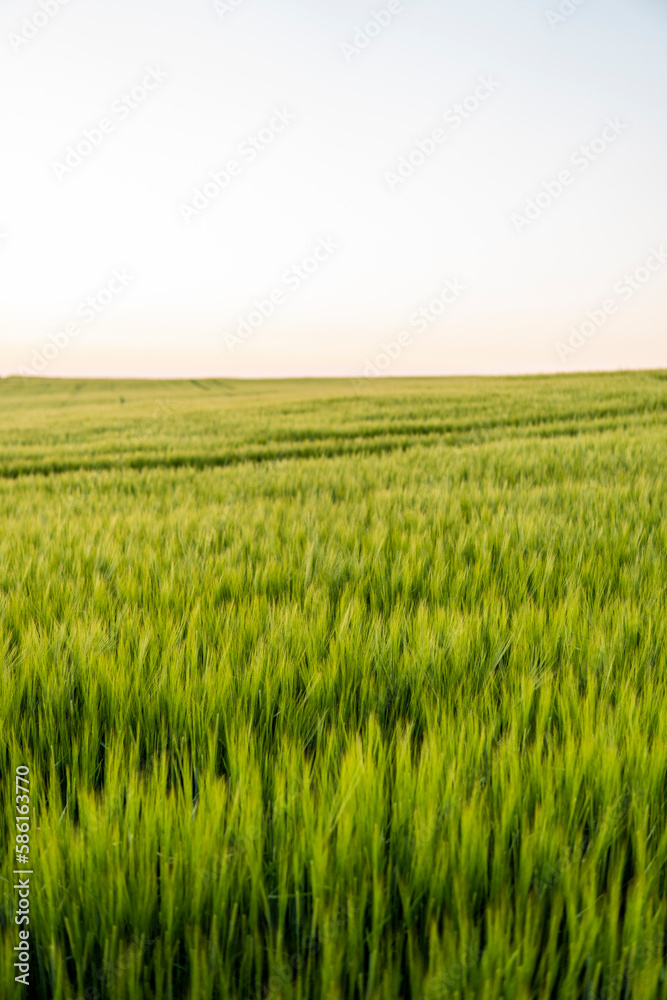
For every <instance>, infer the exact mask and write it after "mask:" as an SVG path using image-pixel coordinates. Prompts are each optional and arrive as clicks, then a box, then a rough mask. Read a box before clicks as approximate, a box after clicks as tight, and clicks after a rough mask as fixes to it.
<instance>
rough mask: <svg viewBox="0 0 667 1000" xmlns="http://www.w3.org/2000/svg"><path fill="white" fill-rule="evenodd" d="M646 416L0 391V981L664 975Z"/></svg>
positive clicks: (425, 386)
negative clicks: (26, 834)
mask: <svg viewBox="0 0 667 1000" xmlns="http://www.w3.org/2000/svg"><path fill="white" fill-rule="evenodd" d="M666 408H667V374H665V373H662V372H644V373H642V372H637V373H618V374H609V375H572V376H551V377H544V378H514V379H451V380H446V379H412V380H387V381H382V382H368V383H363V384H360V383H354V382H351V381H340V382H336V381H320V382H316V381H312V382H309V381H304V382H299V381H294V382H224V381H220V380H217V381H206V382H185V383H181V382H152V383H150V382H82V381H79V382H76V381H55V380H53V381H43V382H42V381H29V380H22V379H9V380H5V381H2V382H0V518H1V519H0V666H1V670H2V687H1V691H2V693H1V694H0V781H1V786H0V787H1V788H2V812H1V814H0V846H1V847H2V851H1V854H0V877H1V878H2V881H0V932H1V934H2V941H1V945H0V995H2V996H7V997H14V996H19V995H21V990H22V987H19V986H18V985H17V984H15V983H14V974H15V973H14V970H13V965H12V963H13V962H14V960H15V959H14V957H13V954H14V952H13V948H14V946H15V944H16V943H17V942H18V928H17V927H16V925H15V924H14V922H13V921H14V907H15V903H16V893H15V892H14V891H13V889H12V884H13V881H12V880H13V876H12V874H11V873H12V870H13V868H14V858H13V852H12V844H13V837H14V796H13V775H14V770H15V768H16V766H17V765H20V764H25V765H27V766H29V767H30V771H31V785H32V791H31V795H32V800H33V805H34V826H33V830H32V831H31V852H32V853H31V858H32V863H33V868H34V871H35V874H34V876H33V878H32V892H31V911H30V927H29V930H30V935H31V946H32V947H31V951H32V958H31V980H32V985H31V987H30V990H29V995H30V996H35V997H39V998H40V1000H41V998H58V1000H74V998H76V1000H79V998H82V997H85V998H86V1000H88V998H94V1000H121V998H123V1000H125V998H130V1000H138V998H169V1000H180V998H192V1000H195V998H200V997H201V998H217V997H221V998H222V997H225V998H226V997H230V998H239V1000H254V998H256V997H262V998H266V997H272V998H276V1000H277V998H283V997H284V998H293V1000H310V998H320V997H325V998H327V1000H328V998H341V1000H342V998H350V1000H362V998H364V1000H366V998H367V1000H375V998H378V1000H398V998H425V1000H444V998H445V997H453V998H466V1000H467V998H476V997H479V998H487V1000H500V998H525V1000H528V998H533V997H535V998H544V1000H547V998H549V1000H554V998H560V997H564V998H565V997H567V998H578V997H581V998H596V1000H627V998H641V1000H644V998H653V997H655V998H658V997H663V996H665V995H667V987H666V986H665V969H666V964H665V956H666V955H667V901H666V896H667V823H666V820H667V802H666V801H665V797H666V793H667V691H666V689H665V667H666V661H667V654H666V652H665V648H666V645H665V638H666V633H667V599H666V596H665V579H667V548H666V542H667V529H666V527H665V513H666V503H667V481H666V471H667V450H666V447H665V445H666V444H667V425H666V421H665V412H666ZM24 992H25V991H24Z"/></svg>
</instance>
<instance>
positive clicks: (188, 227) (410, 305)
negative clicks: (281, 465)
mask: <svg viewBox="0 0 667 1000" xmlns="http://www.w3.org/2000/svg"><path fill="white" fill-rule="evenodd" d="M559 10H571V11H572V13H569V14H567V15H565V14H562V13H560V14H559V13H558V11H559ZM666 30H667V12H666V11H665V9H664V8H662V7H660V5H659V4H657V3H654V2H653V0H635V2H634V3H631V2H630V0H611V2H609V3H607V4H605V5H604V7H603V6H602V4H601V2H600V0H583V2H580V3H579V4H578V5H575V4H574V3H569V0H551V2H547V3H539V4H535V3H534V2H528V0H513V2H512V3H510V4H506V5H503V7H502V9H499V8H498V6H497V5H494V4H493V3H492V2H491V0H475V2H474V3H472V4H470V5H468V6H466V7H465V8H462V7H460V6H459V5H456V4H453V3H450V2H444V3H437V2H436V0H412V2H411V0H403V2H399V0H379V2H377V3H375V4H360V3H353V2H351V0H343V2H341V3H337V4H333V3H331V4H325V5H322V6H321V7H318V9H317V10H312V9H311V8H310V7H309V6H307V5H306V4H305V2H304V0H284V2H283V3H282V4H280V5H278V6H276V5H271V4H269V2H268V0H234V2H232V3H228V4H225V2H224V0H218V3H217V4H216V3H215V2H213V0H210V2H209V0H200V2H198V3H197V4H194V5H191V6H186V5H185V2H184V0H167V2H165V3H161V4H159V5H158V4H157V2H156V0H138V2H136V3H132V4H130V3H129V0H119V2H118V3H116V4H115V5H114V7H113V9H111V8H109V7H108V6H107V5H105V4H103V3H101V2H100V0H88V2H87V3H86V4H85V5H84V4H82V3H77V0H70V2H69V3H67V4H65V5H61V3H60V0H42V6H41V7H40V4H39V2H34V3H33V2H30V3H27V2H24V0H11V2H8V3H5V4H4V5H3V9H2V12H0V35H1V36H2V40H1V42H0V44H3V45H4V47H5V58H4V59H3V61H2V65H0V81H2V84H3V86H4V91H5V93H6V94H9V93H10V92H11V100H9V101H8V102H6V106H5V109H4V111H3V115H4V132H5V138H6V149H7V152H6V154H5V156H4V157H3V162H2V165H1V166H0V178H1V179H2V190H3V193H4V197H3V198H2V200H0V283H1V284H0V287H1V288H2V307H1V311H0V324H1V325H0V375H2V376H3V377H6V376H10V375H15V374H24V375H25V374H30V375H35V376H40V377H73V378H83V377H89V378H100V377H102V378H103V377H110V378H124V377H125V378H176V379H178V378H202V379H203V378H243V379H252V378H290V377H294V378H347V377H351V378H361V377H366V378H368V379H372V378H376V377H402V376H414V377H428V376H447V375H455V376H475V375H522V374H552V373H556V372H559V371H560V372H569V371H618V370H626V369H627V370H642V369H651V368H667V338H666V337H665V332H666V331H665V326H666V323H665V315H666V309H667V211H666V207H667V206H666V199H665V196H664V190H663V189H664V180H663V178H664V175H665V167H666V166H667V141H666V138H667V136H666V135H665V127H664V122H663V108H664V104H665V97H667V67H666V66H665V64H664V57H663V53H664V42H665V35H666ZM133 95H134V96H133ZM89 147H90V150H89ZM77 149H78V152H77ZM211 174H214V175H216V176H217V180H216V181H213V180H212V178H211ZM452 289H454V291H452ZM91 303H92V304H91ZM385 361H388V364H385Z"/></svg>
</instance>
